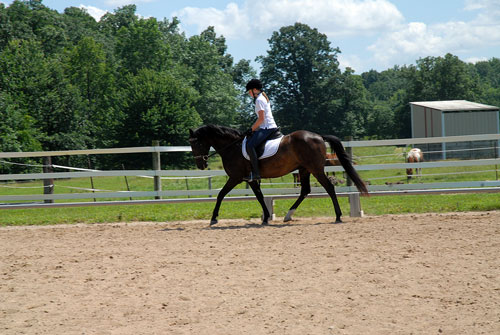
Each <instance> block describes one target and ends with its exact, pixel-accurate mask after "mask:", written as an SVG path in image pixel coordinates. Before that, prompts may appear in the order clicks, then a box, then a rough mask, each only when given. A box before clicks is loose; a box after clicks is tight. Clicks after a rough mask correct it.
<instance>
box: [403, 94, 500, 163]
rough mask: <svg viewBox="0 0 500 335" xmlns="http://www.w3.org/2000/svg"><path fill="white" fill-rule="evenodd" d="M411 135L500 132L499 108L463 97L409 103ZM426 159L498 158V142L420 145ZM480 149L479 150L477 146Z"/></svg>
mask: <svg viewBox="0 0 500 335" xmlns="http://www.w3.org/2000/svg"><path fill="white" fill-rule="evenodd" d="M410 107H411V132H412V137H413V138H420V137H444V136H461V135H479V134H499V133H500V111H499V108H498V107H495V106H489V105H484V104H480V103H476V102H470V101H466V100H450V101H421V102H410ZM419 147H420V148H421V149H422V150H423V151H427V152H429V153H428V154H427V155H426V159H427V160H437V159H447V158H459V159H475V158H495V157H498V141H475V142H457V143H442V144H422V145H419ZM480 148H481V149H480Z"/></svg>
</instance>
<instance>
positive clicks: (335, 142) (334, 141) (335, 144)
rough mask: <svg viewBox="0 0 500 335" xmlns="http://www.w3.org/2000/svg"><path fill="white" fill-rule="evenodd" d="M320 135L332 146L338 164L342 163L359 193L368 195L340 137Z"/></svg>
mask: <svg viewBox="0 0 500 335" xmlns="http://www.w3.org/2000/svg"><path fill="white" fill-rule="evenodd" d="M321 136H322V137H323V139H324V140H325V141H327V142H328V143H330V146H331V147H332V149H333V151H334V152H335V153H336V154H337V158H338V159H339V161H340V164H342V167H343V168H344V170H345V172H346V173H347V175H348V176H349V178H351V180H352V181H353V183H354V185H356V188H357V189H358V191H359V192H361V194H363V195H368V189H367V188H366V184H365V182H364V181H363V180H362V179H361V177H360V176H359V174H358V172H357V171H356V170H355V169H354V167H353V166H352V163H351V159H350V158H349V155H348V154H347V152H346V151H345V149H344V146H343V145H342V142H341V141H340V139H339V138H338V137H335V136H332V135H321Z"/></svg>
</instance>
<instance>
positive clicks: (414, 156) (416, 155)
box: [406, 148, 424, 180]
mask: <svg viewBox="0 0 500 335" xmlns="http://www.w3.org/2000/svg"><path fill="white" fill-rule="evenodd" d="M406 161H407V162H408V163H420V162H423V161H424V154H423V153H422V150H420V149H419V148H413V149H411V150H410V151H408V153H407V154H406ZM415 174H416V175H417V176H421V175H422V169H421V168H416V169H415ZM412 176H413V169H412V168H409V169H406V178H407V180H410V179H411V177H412Z"/></svg>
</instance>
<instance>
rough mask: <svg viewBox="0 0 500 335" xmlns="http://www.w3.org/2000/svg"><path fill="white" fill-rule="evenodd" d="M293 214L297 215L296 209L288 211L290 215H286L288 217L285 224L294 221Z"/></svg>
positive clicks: (284, 220)
mask: <svg viewBox="0 0 500 335" xmlns="http://www.w3.org/2000/svg"><path fill="white" fill-rule="evenodd" d="M293 213H295V209H290V210H289V211H288V213H286V216H285V218H284V219H283V222H288V221H292V215H293Z"/></svg>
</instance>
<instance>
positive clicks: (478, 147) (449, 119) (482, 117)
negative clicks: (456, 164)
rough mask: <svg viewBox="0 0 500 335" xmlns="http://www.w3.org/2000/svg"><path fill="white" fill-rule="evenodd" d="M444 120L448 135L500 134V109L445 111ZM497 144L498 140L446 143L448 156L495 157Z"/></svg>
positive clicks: (461, 157)
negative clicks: (499, 113)
mask: <svg viewBox="0 0 500 335" xmlns="http://www.w3.org/2000/svg"><path fill="white" fill-rule="evenodd" d="M444 120H445V125H446V130H445V133H446V136H460V135H479V134H498V127H499V126H498V111H471V112H445V113H444ZM497 146H498V144H497V141H474V142H457V143H446V146H445V148H446V158H451V159H453V158H457V159H480V158H494V157H497V156H498V153H497V152H498V151H497V149H496V147H497Z"/></svg>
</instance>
